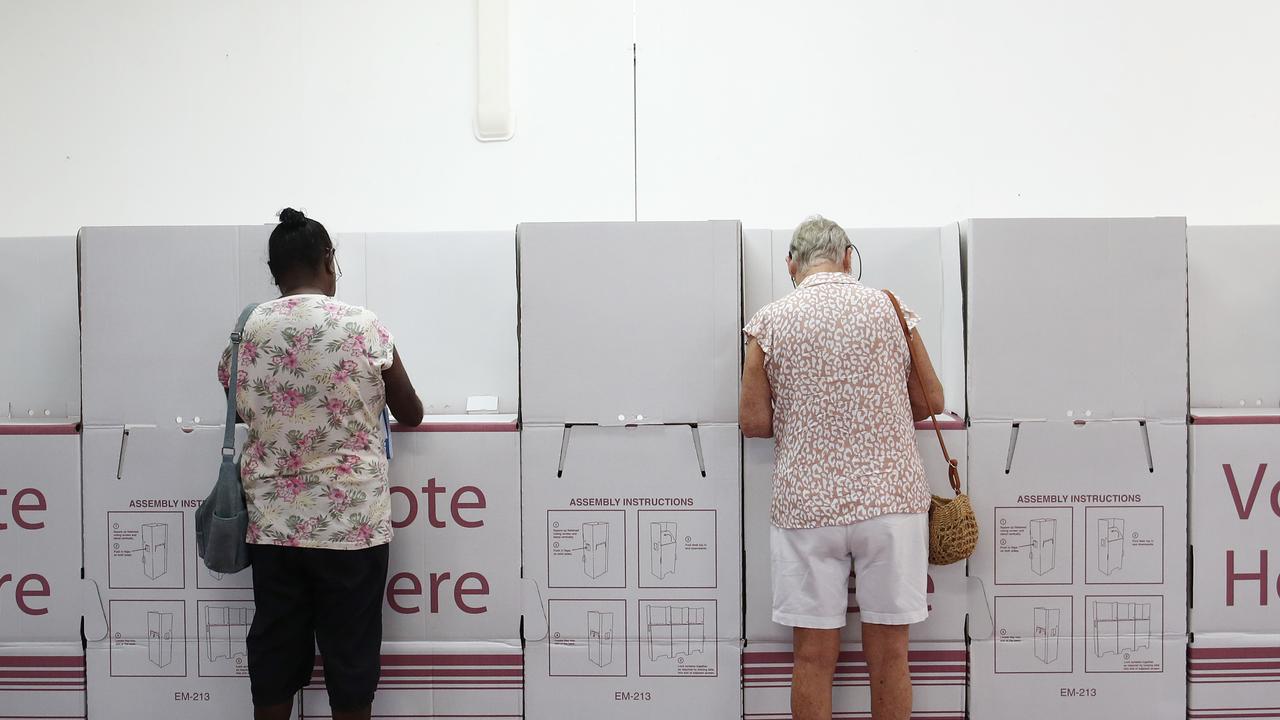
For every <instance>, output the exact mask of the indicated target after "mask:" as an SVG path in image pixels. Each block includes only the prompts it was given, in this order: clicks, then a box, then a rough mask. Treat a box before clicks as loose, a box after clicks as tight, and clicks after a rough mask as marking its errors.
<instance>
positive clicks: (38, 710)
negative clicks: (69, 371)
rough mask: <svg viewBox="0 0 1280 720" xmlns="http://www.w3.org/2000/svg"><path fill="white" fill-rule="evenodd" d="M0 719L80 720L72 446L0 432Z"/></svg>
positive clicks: (65, 435) (46, 435) (46, 432)
mask: <svg viewBox="0 0 1280 720" xmlns="http://www.w3.org/2000/svg"><path fill="white" fill-rule="evenodd" d="M0 467H2V468H3V474H0V716H3V717H23V718H80V717H84V713H85V668H84V662H85V660H84V650H83V649H82V648H81V645H80V618H81V614H82V611H83V607H84V606H83V600H84V593H83V589H82V586H81V581H80V542H79V536H80V438H79V436H78V435H77V433H76V428H75V425H74V424H71V423H67V422H65V421H64V422H62V423H56V424H55V423H44V424H40V425H25V426H24V425H16V424H0Z"/></svg>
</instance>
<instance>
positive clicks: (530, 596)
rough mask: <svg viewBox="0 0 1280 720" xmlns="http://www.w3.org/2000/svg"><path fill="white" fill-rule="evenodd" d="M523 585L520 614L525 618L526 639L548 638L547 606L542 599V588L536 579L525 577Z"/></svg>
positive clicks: (535, 640) (534, 640) (521, 582)
mask: <svg viewBox="0 0 1280 720" xmlns="http://www.w3.org/2000/svg"><path fill="white" fill-rule="evenodd" d="M520 585H521V588H520V590H521V604H520V605H521V609H520V614H521V616H522V617H523V618H524V639H525V640H528V641H530V642H537V641H540V640H546V639H547V606H546V603H544V602H543V601H542V589H541V588H539V587H538V583H537V581H536V580H533V579H531V578H523V579H522V580H521V581H520Z"/></svg>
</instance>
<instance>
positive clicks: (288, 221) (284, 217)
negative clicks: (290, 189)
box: [279, 207, 307, 227]
mask: <svg viewBox="0 0 1280 720" xmlns="http://www.w3.org/2000/svg"><path fill="white" fill-rule="evenodd" d="M279 217H280V224H281V225H284V226H285V227H299V226H302V225H306V224H307V216H306V215H303V214H302V211H301V210H294V209H293V208H291V207H287V208H285V209H283V210H281V211H280V216H279Z"/></svg>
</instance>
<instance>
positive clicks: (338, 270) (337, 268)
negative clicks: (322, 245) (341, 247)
mask: <svg viewBox="0 0 1280 720" xmlns="http://www.w3.org/2000/svg"><path fill="white" fill-rule="evenodd" d="M329 258H330V259H331V260H333V271H334V274H335V275H336V276H337V277H342V265H340V264H338V249H337V248H329Z"/></svg>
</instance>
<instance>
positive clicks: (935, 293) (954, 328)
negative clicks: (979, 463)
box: [742, 223, 965, 417]
mask: <svg viewBox="0 0 1280 720" xmlns="http://www.w3.org/2000/svg"><path fill="white" fill-rule="evenodd" d="M847 231H848V233H849V238H850V240H852V241H853V243H854V246H855V247H857V248H858V252H859V255H857V256H855V258H854V262H855V264H857V263H858V258H859V257H860V258H861V264H860V266H858V267H855V268H854V270H853V273H854V275H855V276H858V274H859V272H860V273H861V281H862V283H863V284H864V285H867V286H869V287H875V288H885V289H888V290H892V291H893V293H894V294H895V295H897V296H898V297H899V299H900V300H901V301H902V302H903V303H904V304H905V305H907V306H908V307H910V308H911V309H912V310H915V311H916V312H917V313H919V315H920V317H921V321H920V328H919V332H920V337H921V338H923V340H924V343H925V347H926V348H928V349H929V357H930V359H931V360H932V361H933V364H934V367H935V368H936V369H937V371H938V377H939V379H940V380H942V386H943V389H944V390H945V391H946V396H947V399H946V409H947V410H949V411H951V412H953V413H956V414H957V415H960V416H961V417H963V416H964V413H965V393H964V382H965V376H964V297H963V292H962V289H961V287H960V227H959V225H957V224H955V223H952V224H950V225H944V226H942V227H937V228H928V227H925V228H847ZM791 234H792V231H791V230H745V231H743V234H742V258H743V262H742V264H743V320H744V321H746V320H748V319H750V318H751V316H752V315H754V314H755V313H756V311H758V310H759V309H760V308H762V307H764V306H765V305H767V304H768V303H770V302H772V301H774V300H778V299H781V298H782V297H785V296H786V295H787V294H788V293H790V292H791V290H792V286H791V276H790V275H789V274H788V272H787V266H786V258H787V252H788V251H789V249H790V247H791Z"/></svg>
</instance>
